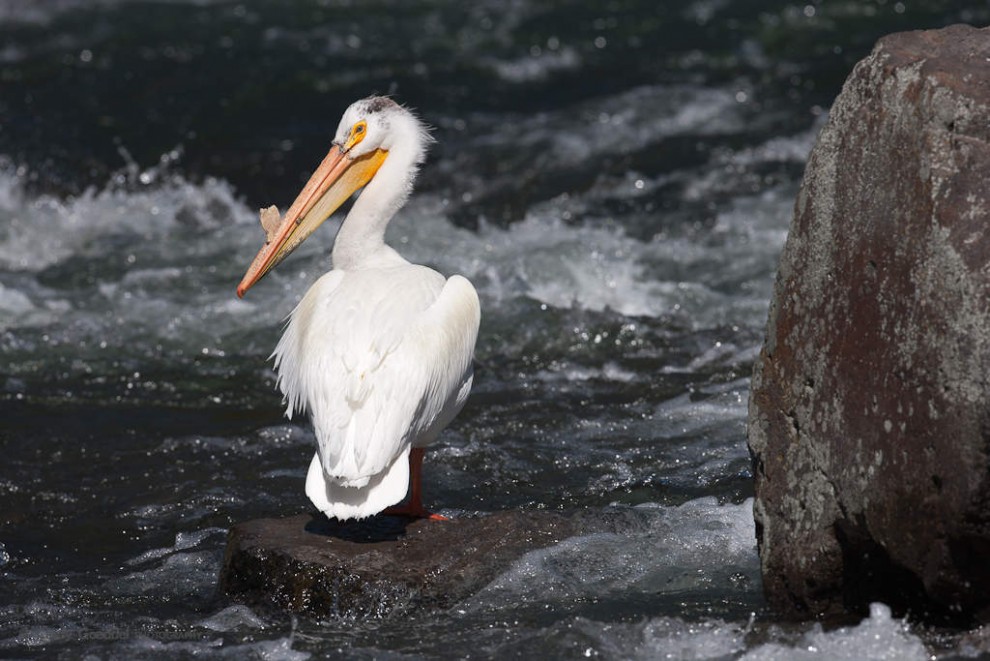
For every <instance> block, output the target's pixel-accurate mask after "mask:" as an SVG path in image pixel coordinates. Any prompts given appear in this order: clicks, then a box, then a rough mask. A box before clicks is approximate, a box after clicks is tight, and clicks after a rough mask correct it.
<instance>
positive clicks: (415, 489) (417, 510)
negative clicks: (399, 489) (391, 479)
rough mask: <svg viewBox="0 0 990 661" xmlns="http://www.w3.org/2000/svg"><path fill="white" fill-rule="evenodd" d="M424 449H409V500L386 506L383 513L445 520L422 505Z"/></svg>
mask: <svg viewBox="0 0 990 661" xmlns="http://www.w3.org/2000/svg"><path fill="white" fill-rule="evenodd" d="M425 454H426V450H424V449H423V448H413V449H412V450H410V451H409V481H410V485H409V501H408V502H407V503H406V504H405V505H394V506H392V507H389V508H387V509H386V510H385V511H384V512H383V514H392V515H401V516H412V517H416V518H417V519H430V520H432V521H447V520H448V519H447V517H445V516H443V515H441V514H434V513H433V512H429V511H427V509H426V508H425V507H423V484H422V477H423V456H424V455H425Z"/></svg>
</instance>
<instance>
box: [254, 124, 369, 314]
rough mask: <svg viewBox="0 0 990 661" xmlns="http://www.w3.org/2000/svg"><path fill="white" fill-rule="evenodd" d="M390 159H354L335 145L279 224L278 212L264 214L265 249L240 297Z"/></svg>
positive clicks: (262, 222)
mask: <svg viewBox="0 0 990 661" xmlns="http://www.w3.org/2000/svg"><path fill="white" fill-rule="evenodd" d="M387 155H388V152H387V151H386V150H384V149H376V150H374V151H372V152H370V153H367V154H364V155H362V156H359V157H357V158H352V157H350V156H348V154H347V151H346V150H344V149H341V147H340V146H339V145H336V144H335V145H334V146H333V147H331V148H330V153H328V154H327V157H326V158H324V159H323V162H322V163H320V167H318V168H317V169H316V172H314V173H313V176H312V177H310V178H309V181H308V182H306V185H305V186H304V187H303V189H302V192H300V193H299V196H298V197H296V201H295V202H293V203H292V206H291V207H289V210H288V211H287V212H286V214H285V218H283V219H282V221H281V222H280V223H279V222H278V219H277V218H273V217H272V216H271V215H268V214H269V213H272V214H276V212H274V211H273V212H267V211H262V214H261V218H262V221H261V224H262V227H264V228H265V232H266V234H267V238H266V240H265V245H264V246H262V248H261V250H259V251H258V255H257V256H256V257H255V258H254V261H253V262H251V266H250V268H248V270H247V273H245V274H244V278H243V279H242V280H241V284H239V285H238V286H237V296H238V297H241V298H242V297H243V296H244V294H245V293H246V292H247V290H248V289H250V288H251V287H252V286H254V284H255V283H256V282H258V280H261V278H263V277H264V276H265V274H266V273H268V272H269V271H271V270H272V269H273V268H275V266H276V265H277V264H278V263H279V262H281V261H282V260H283V259H285V258H286V257H287V256H288V255H289V253H290V252H292V251H293V250H295V249H296V248H297V247H299V244H301V243H302V242H303V241H305V240H306V237H308V236H309V235H310V234H312V233H313V231H314V230H315V229H316V228H317V227H319V226H320V225H321V224H322V223H323V221H325V220H326V219H327V218H329V217H330V216H331V215H332V214H333V212H334V211H336V210H337V209H338V208H340V205H341V204H343V203H344V202H345V201H346V200H347V198H349V197H350V196H351V195H353V194H354V191H356V190H357V189H359V188H361V187H362V186H364V185H365V184H367V183H368V182H369V181H371V178H372V177H374V176H375V173H376V172H378V168H380V167H381V166H382V163H384V162H385V157H386V156H387ZM276 215H277V214H276Z"/></svg>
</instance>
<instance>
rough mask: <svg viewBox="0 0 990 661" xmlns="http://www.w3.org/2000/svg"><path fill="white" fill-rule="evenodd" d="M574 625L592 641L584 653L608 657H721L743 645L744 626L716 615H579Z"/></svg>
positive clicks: (736, 652) (725, 656)
mask: <svg viewBox="0 0 990 661" xmlns="http://www.w3.org/2000/svg"><path fill="white" fill-rule="evenodd" d="M574 626H575V628H577V629H579V630H580V631H582V632H583V633H585V634H586V635H587V636H588V637H589V638H591V640H592V641H593V643H592V645H590V646H588V648H587V649H586V650H585V654H584V655H585V656H602V657H605V658H608V659H684V660H687V659H723V658H730V657H732V656H733V655H735V654H738V653H739V652H741V651H742V650H743V649H745V643H744V637H745V633H746V631H745V629H744V628H743V627H741V626H739V625H736V624H729V623H726V622H723V621H721V620H718V619H713V620H707V621H705V622H685V621H684V620H681V619H679V618H675V617H658V618H652V619H647V620H644V621H643V622H639V623H636V624H624V623H611V622H610V623H603V622H595V621H592V620H585V619H583V618H578V619H577V620H576V621H575V623H574Z"/></svg>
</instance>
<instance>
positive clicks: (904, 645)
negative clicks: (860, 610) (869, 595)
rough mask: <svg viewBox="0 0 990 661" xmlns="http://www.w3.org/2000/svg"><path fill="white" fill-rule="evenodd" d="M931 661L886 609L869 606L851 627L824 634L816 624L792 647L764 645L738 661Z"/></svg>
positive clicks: (905, 624)
mask: <svg viewBox="0 0 990 661" xmlns="http://www.w3.org/2000/svg"><path fill="white" fill-rule="evenodd" d="M929 658H931V655H930V654H929V652H928V651H927V650H926V649H925V646H924V644H923V643H922V642H921V639H920V638H918V637H917V636H915V635H914V634H912V633H911V632H910V628H909V627H908V625H907V623H906V622H905V621H903V620H897V619H894V618H893V617H891V614H890V608H888V607H887V606H885V605H884V604H872V605H871V606H870V616H869V617H868V618H866V619H865V620H863V621H862V622H861V623H859V624H858V625H856V626H854V627H842V628H840V629H836V630H834V631H824V630H823V629H822V627H821V625H819V624H815V625H813V627H812V629H811V630H810V631H808V632H807V633H805V634H804V635H803V636H801V638H800V640H798V641H797V642H796V643H793V644H787V643H779V642H775V643H767V644H765V645H761V646H760V647H757V648H756V649H754V650H751V651H749V652H747V653H746V654H744V655H743V656H742V657H741V661H818V660H819V659H821V660H826V659H827V660H828V661H860V660H862V659H870V660H871V661H887V660H889V661H926V660H927V659H929Z"/></svg>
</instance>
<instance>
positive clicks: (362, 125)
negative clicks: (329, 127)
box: [344, 119, 368, 151]
mask: <svg viewBox="0 0 990 661" xmlns="http://www.w3.org/2000/svg"><path fill="white" fill-rule="evenodd" d="M367 133H368V122H366V121H364V120H363V119H362V120H361V121H360V122H358V123H357V124H355V125H354V126H352V127H351V134H350V135H349V136H347V142H345V143H344V151H347V150H348V149H350V148H351V147H353V146H354V145H356V144H357V143H359V142H361V141H362V140H364V136H365V135H367Z"/></svg>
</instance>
